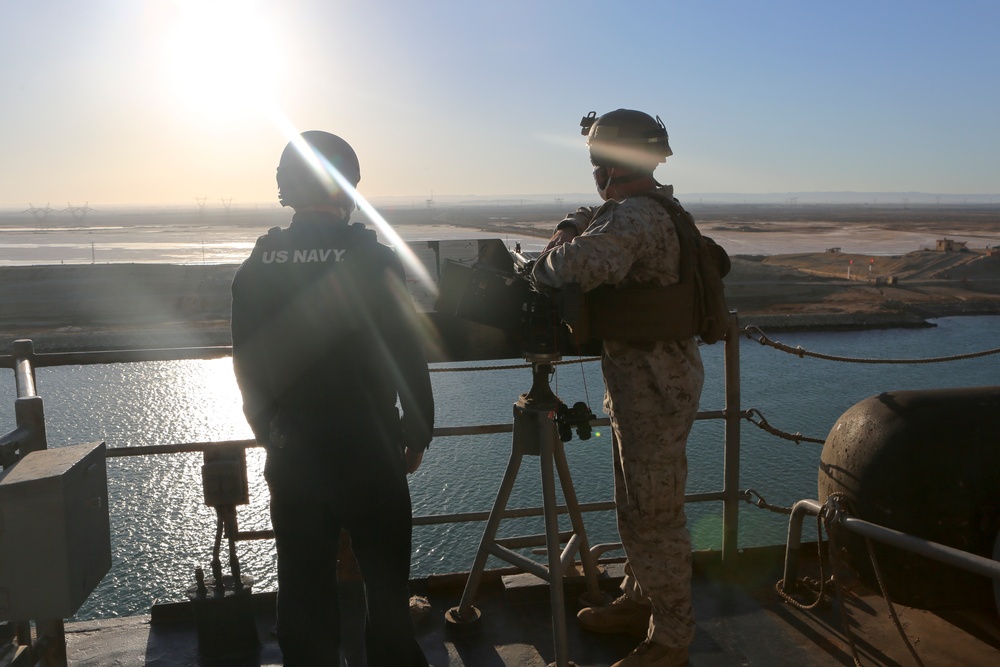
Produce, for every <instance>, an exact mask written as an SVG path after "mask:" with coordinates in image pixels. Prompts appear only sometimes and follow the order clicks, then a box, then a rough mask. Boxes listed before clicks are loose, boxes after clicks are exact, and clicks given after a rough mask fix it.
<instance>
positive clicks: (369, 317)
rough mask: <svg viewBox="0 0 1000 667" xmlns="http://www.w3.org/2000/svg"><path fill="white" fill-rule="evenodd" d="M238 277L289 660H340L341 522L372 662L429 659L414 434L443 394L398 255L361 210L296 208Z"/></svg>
mask: <svg viewBox="0 0 1000 667" xmlns="http://www.w3.org/2000/svg"><path fill="white" fill-rule="evenodd" d="M232 291H233V312H232V334H233V365H234V369H235V371H236V378H237V381H238V382H239V386H240V389H241V391H242V393H243V401H244V412H245V413H246V416H247V420H248V422H249V423H250V426H251V428H252V429H253V432H254V435H255V436H256V438H257V440H258V441H260V442H262V443H264V444H265V445H266V446H267V463H266V466H265V470H264V475H265V478H266V479H267V482H268V485H269V487H270V490H271V522H272V525H273V527H274V531H275V541H276V545H277V552H278V589H279V594H278V641H279V644H280V646H281V650H282V653H283V656H284V661H285V662H284V664H285V665H286V666H288V667H293V666H299V665H307V666H309V667H317V666H321V665H339V646H340V611H339V605H338V592H337V552H338V543H339V536H340V530H341V528H344V529H346V530H347V531H348V533H349V534H350V536H351V545H352V548H353V550H354V554H355V556H356V558H357V561H358V565H359V567H360V569H361V573H362V576H363V577H364V581H365V597H366V601H367V612H368V613H367V618H366V626H365V646H366V651H367V656H368V664H369V665H370V666H372V667H376V666H385V667H405V666H408V665H426V664H427V661H426V659H425V658H424V656H423V654H422V652H421V650H420V647H419V645H418V644H417V642H416V640H415V638H414V631H413V624H412V621H411V619H410V615H409V593H408V591H407V581H408V579H409V568H410V555H411V544H410V540H411V507H410V496H409V488H408V487H407V482H406V470H405V462H404V458H403V448H404V447H405V446H409V447H410V448H412V449H414V450H417V451H421V450H423V449H425V448H426V446H427V445H428V443H429V442H430V439H431V433H432V430H433V418H434V402H433V398H432V394H431V386H430V379H429V375H428V371H427V363H426V358H425V356H424V352H423V348H422V347H421V344H420V339H419V335H418V329H417V325H416V315H415V312H414V307H413V302H412V300H411V298H410V295H409V293H408V291H407V289H406V285H405V275H404V272H403V268H402V264H401V262H400V260H399V258H398V257H397V256H396V254H395V253H394V252H393V251H392V250H391V249H390V248H388V247H386V246H384V245H381V244H379V243H377V242H376V240H375V233H374V232H373V231H370V230H366V229H365V228H364V227H363V226H362V225H349V224H348V223H347V221H346V220H339V219H337V218H336V217H335V216H333V215H331V214H327V213H319V212H301V211H300V212H297V213H296V214H295V216H294V217H293V218H292V224H291V225H290V226H289V227H288V228H286V229H280V228H275V229H273V230H271V231H270V232H269V233H268V234H266V235H265V236H262V237H260V238H259V239H258V240H257V244H256V246H255V247H254V250H253V253H252V254H251V255H250V257H249V259H247V260H246V261H245V262H244V263H243V265H242V266H241V267H240V269H239V271H238V272H237V274H236V277H235V279H234V281H233V288H232ZM397 397H398V399H399V405H400V407H402V411H403V415H402V417H400V414H399V410H398V409H397V404H396V402H397Z"/></svg>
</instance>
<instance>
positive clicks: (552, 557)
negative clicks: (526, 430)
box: [538, 419, 570, 667]
mask: <svg viewBox="0 0 1000 667" xmlns="http://www.w3.org/2000/svg"><path fill="white" fill-rule="evenodd" d="M538 436H539V438H538V439H539V444H540V459H541V473H542V508H543V511H544V514H545V546H546V551H547V552H548V557H549V600H550V604H551V606H552V638H553V642H554V644H555V653H556V662H555V664H556V667H566V666H567V665H569V664H570V663H569V658H568V656H567V655H566V653H567V651H568V646H567V640H566V604H565V595H564V591H563V572H562V554H561V552H560V549H559V514H558V509H557V507H556V482H555V469H554V465H553V451H554V450H555V448H556V446H555V444H554V443H555V442H556V441H557V440H558V436H557V434H556V427H555V424H553V423H552V422H551V421H548V420H545V419H539V420H538Z"/></svg>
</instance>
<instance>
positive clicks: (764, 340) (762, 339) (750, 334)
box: [743, 327, 1000, 364]
mask: <svg viewBox="0 0 1000 667" xmlns="http://www.w3.org/2000/svg"><path fill="white" fill-rule="evenodd" d="M743 334H744V335H745V336H746V337H747V338H749V339H750V340H756V341H757V342H758V343H760V344H761V345H767V346H768V347H773V348H774V349H776V350H780V351H782V352H787V353H789V354H794V355H795V356H797V357H799V358H800V359H801V358H802V357H813V358H815V359H825V360H826V361H843V362H846V363H853V364H934V363H939V362H945V361H959V360H961V359H975V358H977V357H986V356H989V355H991V354H1000V347H996V348H993V349H992V350H983V351H982V352H970V353H968V354H956V355H953V356H950V357H930V358H927V359H865V358H861V357H839V356H836V355H832V354H823V353H822V352H810V351H809V350H805V349H803V348H802V346H801V345H799V346H796V347H792V346H791V345H785V344H784V343H779V342H778V341H774V340H771V339H770V338H768V337H767V336H766V335H765V334H764V332H763V331H761V330H760V329H759V328H758V327H746V328H744V329H743ZM754 335H757V336H758V337H757V338H754Z"/></svg>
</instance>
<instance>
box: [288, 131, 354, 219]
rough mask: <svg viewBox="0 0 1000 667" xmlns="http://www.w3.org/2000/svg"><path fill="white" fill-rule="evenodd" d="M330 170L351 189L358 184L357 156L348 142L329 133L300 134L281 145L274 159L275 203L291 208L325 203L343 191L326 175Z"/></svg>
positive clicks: (328, 174) (335, 180)
mask: <svg viewBox="0 0 1000 667" xmlns="http://www.w3.org/2000/svg"><path fill="white" fill-rule="evenodd" d="M331 167H332V168H333V169H336V170H337V171H338V172H339V173H340V175H341V176H343V177H344V179H346V180H347V181H348V182H349V183H350V184H351V185H352V186H356V185H357V184H358V183H359V182H360V181H361V166H360V164H359V163H358V156H357V154H356V153H355V152H354V149H353V148H351V145H350V144H349V143H347V142H346V141H344V140H343V139H341V138H340V137H338V136H337V135H335V134H330V133H329V132H323V131H320V130H309V131H308V132H303V133H302V134H301V135H300V136H299V139H296V140H293V141H290V142H289V143H288V145H287V146H285V150H283V151H282V152H281V158H280V159H279V160H278V172H277V176H276V178H277V181H278V201H279V202H281V205H282V206H293V207H305V206H314V205H316V204H323V203H325V202H328V201H329V200H330V198H331V197H332V196H333V195H335V194H337V193H338V192H340V191H342V190H343V188H341V187H340V185H339V184H338V183H337V179H336V178H334V177H333V176H332V175H331V174H330V168H331Z"/></svg>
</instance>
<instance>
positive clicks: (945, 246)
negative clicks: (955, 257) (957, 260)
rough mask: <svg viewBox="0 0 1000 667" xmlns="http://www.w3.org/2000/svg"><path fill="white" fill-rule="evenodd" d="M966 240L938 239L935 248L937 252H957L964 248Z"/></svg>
mask: <svg viewBox="0 0 1000 667" xmlns="http://www.w3.org/2000/svg"><path fill="white" fill-rule="evenodd" d="M966 243H967V242H966V241H956V240H954V239H938V242H937V248H936V250H937V251H938V252H959V251H963V250H966V247H965V244H966Z"/></svg>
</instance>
